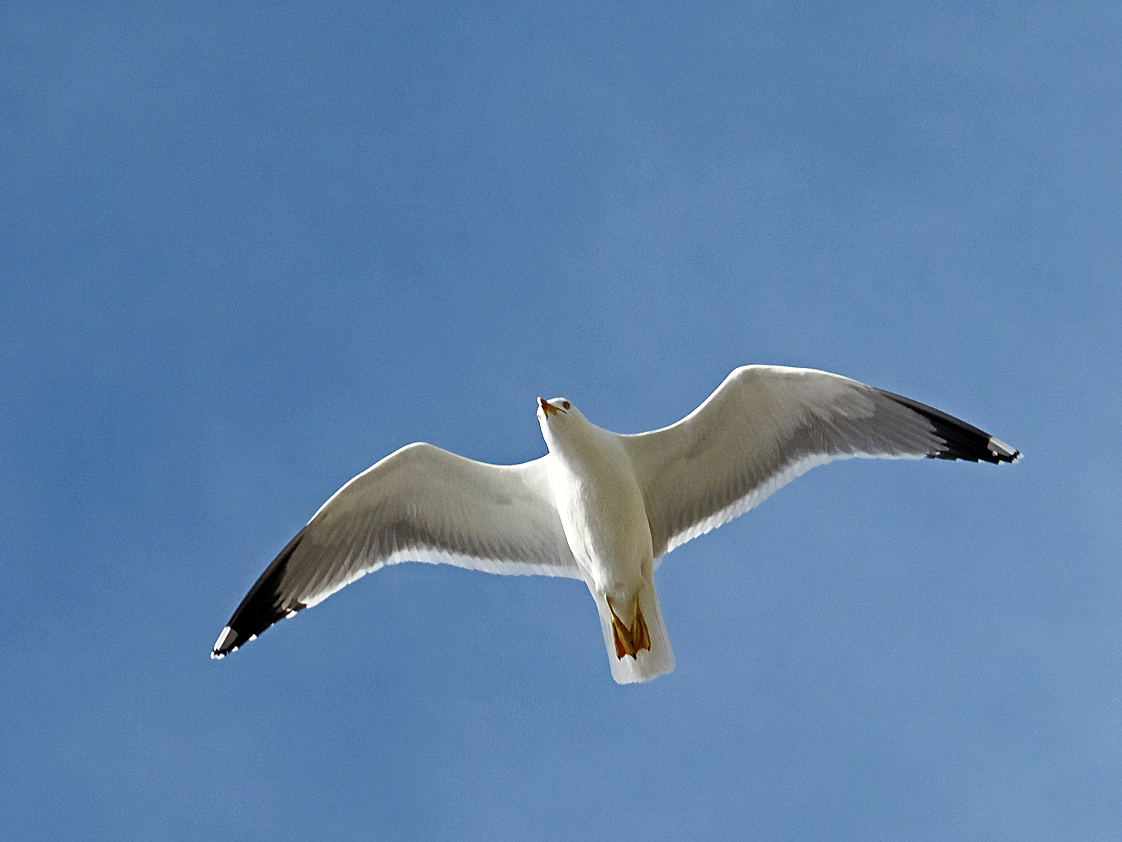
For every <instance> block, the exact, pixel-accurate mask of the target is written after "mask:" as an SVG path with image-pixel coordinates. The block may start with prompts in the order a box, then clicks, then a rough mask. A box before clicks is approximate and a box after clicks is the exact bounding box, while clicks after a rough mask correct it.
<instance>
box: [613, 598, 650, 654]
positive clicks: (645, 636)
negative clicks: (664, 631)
mask: <svg viewBox="0 0 1122 842" xmlns="http://www.w3.org/2000/svg"><path fill="white" fill-rule="evenodd" d="M605 599H606V600H607V601H608V610H609V611H611V612H612V636H613V637H614V638H615V642H616V657H617V658H619V660H621V661H622V660H623V656H624V655H630V656H631V657H632V658H634V657H635V654H636V653H637V652H641V651H642V650H644V649H650V648H651V633H650V632H649V631H647V622H646V620H644V619H643V610H642V609H641V608H640V607H639V595H638V594H635V619H633V620H632V621H631V628H628V627H627V626H625V625H624V624H623V621H622V620H621V619H620V618H619V617H618V616H617V615H616V610H615V609H614V608H612V598H611V597H605Z"/></svg>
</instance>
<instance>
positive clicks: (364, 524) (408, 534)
mask: <svg viewBox="0 0 1122 842" xmlns="http://www.w3.org/2000/svg"><path fill="white" fill-rule="evenodd" d="M547 459H549V456H548V455H547V456H544V457H542V458H541V459H537V460H535V461H532V462H527V463H525V464H522V465H489V464H486V463H483V462H476V461H474V460H471V459H466V458H464V457H462V456H457V455H456V454H454V453H449V452H448V451H445V450H441V449H440V448H437V447H434V446H432V445H429V444H423V443H422V444H412V445H408V446H407V447H403V448H402V449H400V450H398V451H397V452H396V453H393V454H391V455H389V456H387V457H386V458H385V459H382V460H381V461H380V462H378V463H377V464H375V465H373V466H372V467H370V468H368V469H367V470H365V471H363V472H362V473H361V474H359V475H358V476H356V477H354V478H353V479H352V480H350V482H348V483H347V484H346V485H344V486H343V487H342V488H340V489H339V490H338V491H337V492H336V493H335V494H334V495H332V497H331V498H330V499H329V500H328V501H327V502H326V503H324V504H323V506H322V507H320V509H319V511H317V512H316V514H315V515H314V516H313V517H312V519H311V520H310V521H309V522H308V525H307V526H305V527H304V528H303V529H302V530H300V532H299V533H298V534H297V535H296V537H294V538H293V539H292V541H291V542H289V544H288V546H286V547H285V548H284V549H283V550H282V551H281V552H280V554H279V555H278V556H277V557H276V558H275V559H274V560H273V562H272V564H270V565H269V567H268V568H266V570H265V572H264V573H262V574H261V576H260V578H259V579H258V580H257V582H256V583H255V584H254V586H253V587H252V588H251V589H250V591H249V593H248V594H246V596H245V599H243V600H242V603H241V605H240V606H239V607H238V609H237V611H235V612H234V615H233V616H232V617H231V619H230V622H229V623H228V624H227V626H226V628H225V629H223V631H222V634H221V635H220V636H219V638H218V641H217V642H216V643H215V645H214V651H213V652H212V657H217V658H220V657H222V656H224V655H226V654H227V653H229V652H232V651H233V650H234V649H236V648H238V647H239V646H240V645H241V644H243V643H245V642H246V641H247V640H252V639H253V638H254V637H256V636H257V635H258V634H260V633H261V632H262V631H264V630H265V629H266V628H268V627H269V626H270V625H272V624H273V623H275V622H277V621H278V620H282V619H284V618H285V617H289V616H291V615H292V614H295V613H296V612H297V611H300V610H302V609H304V608H308V607H310V606H312V605H315V604H317V603H319V602H321V601H323V600H324V599H326V598H327V597H328V596H330V595H331V594H333V593H335V592H336V591H338V590H339V589H340V588H342V587H344V586H346V585H348V584H350V583H351V582H353V581H355V580H356V579H358V578H360V577H362V576H364V575H366V574H367V573H370V572H372V571H374V570H377V569H378V568H380V567H383V566H385V565H387V564H393V563H396V562H401V561H422V562H433V563H444V564H453V565H456V566H459V567H466V568H472V569H477V570H485V571H488V572H492V573H507V574H539V575H546V576H568V577H573V578H580V572H579V570H578V568H577V566H576V562H575V560H574V559H573V556H572V553H571V552H570V550H569V545H568V543H567V541H566V540H565V534H564V531H563V529H562V526H561V521H560V519H559V518H558V516H557V511H556V508H555V507H554V505H553V500H552V491H551V490H550V486H549V477H548V474H547V467H546V460H547Z"/></svg>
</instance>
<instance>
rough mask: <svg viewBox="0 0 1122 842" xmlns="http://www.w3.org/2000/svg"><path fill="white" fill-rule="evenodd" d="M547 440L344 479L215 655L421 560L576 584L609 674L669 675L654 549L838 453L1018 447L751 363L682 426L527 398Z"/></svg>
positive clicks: (891, 401)
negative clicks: (522, 451)
mask: <svg viewBox="0 0 1122 842" xmlns="http://www.w3.org/2000/svg"><path fill="white" fill-rule="evenodd" d="M537 418H538V424H539V426H540V427H541V432H542V436H543V438H544V439H545V443H546V446H547V448H548V450H549V452H548V453H547V454H546V455H545V456H542V457H541V458H539V459H535V460H533V461H532V462H526V463H524V464H521V465H491V464H487V463H484V462H476V461H474V460H472V459H467V458H464V457H463V456H457V455H456V454H454V453H450V452H448V451H446V450H441V449H440V448H438V447H434V446H433V445H431V444H426V443H416V444H410V445H407V446H405V447H403V448H401V449H400V450H398V451H397V452H395V453H392V454H390V455H389V456H387V457H386V458H384V459H382V460H381V461H380V462H377V463H376V464H375V465H373V466H372V467H370V468H368V469H366V470H365V471H363V472H362V473H361V474H359V475H358V476H356V477H354V478H353V479H352V480H350V481H349V482H348V483H347V484H346V485H344V486H343V487H342V488H340V489H339V490H338V491H337V492H335V494H333V495H332V496H331V498H330V499H329V500H328V501H327V502H326V503H324V504H323V506H321V507H320V509H319V511H317V512H316V513H315V515H313V516H312V519H311V520H310V521H308V524H307V526H305V527H304V528H303V529H301V530H300V531H299V532H298V533H297V534H296V537H294V538H293V539H292V540H291V541H290V542H289V543H288V546H286V547H285V548H284V549H283V550H281V552H280V554H279V555H278V556H277V557H276V558H275V559H274V560H273V562H272V564H270V565H269V566H268V567H267V568H266V569H265V572H264V573H262V574H261V577H260V578H259V579H258V580H257V582H256V584H254V585H253V587H252V588H250V590H249V593H247V594H246V596H245V598H244V599H243V600H242V602H241V605H239V606H238V609H237V610H236V611H235V612H234V614H233V616H232V617H231V618H230V622H229V623H227V624H226V627H225V628H224V629H222V633H221V634H220V635H219V636H218V640H217V641H216V642H215V644H214V649H213V651H212V652H211V657H212V658H222V657H224V656H225V655H228V654H229V653H231V652H233V651H234V650H235V649H237V648H238V647H239V646H241V645H242V644H243V643H246V642H247V641H250V640H253V639H255V638H256V637H257V636H258V635H259V634H261V632H263V631H264V630H265V629H267V628H268V627H269V626H271V625H273V624H274V623H276V622H277V621H278V620H283V619H285V618H286V617H291V616H292V615H293V614H296V613H297V612H298V611H302V610H303V609H305V608H310V607H311V606H313V605H316V604H318V603H320V602H322V601H323V600H325V599H326V598H327V597H329V596H331V594H333V593H335V592H336V591H338V590H339V589H340V588H343V587H344V586H346V585H348V584H350V583H351V582H353V581H355V580H356V579H358V578H360V577H362V576H365V575H366V574H367V573H371V572H373V571H375V570H378V569H379V568H381V567H384V566H386V565H387V564H394V563H397V562H401V561H423V562H432V563H438V564H453V565H456V566H458V567H466V568H471V569H474V570H485V571H488V572H491V573H504V574H537V575H543V576H567V577H570V578H573V579H581V580H582V581H584V583H585V584H586V585H587V586H588V590H589V591H590V592H591V594H592V598H593V600H594V601H595V603H596V608H597V611H598V612H599V615H600V626H601V630H602V632H603V635H604V642H605V644H606V647H607V651H608V662H609V664H610V666H611V672H612V677H613V678H614V679H615V680H616V681H617V682H618V683H620V684H628V683H632V682H639V681H649V680H650V679H652V678H655V677H657V676H659V675H662V674H664V673H667V672H670V671H671V670H672V669H674V653H673V652H672V650H671V648H670V639H669V637H668V636H667V633H666V625H665V623H664V622H663V618H662V612H661V611H660V610H659V606H658V595H657V594H656V593H655V586H654V570H655V568H656V567H657V566H658V563H659V559H660V558H661V557H662V556H663V555H664V554H665V553H668V552H670V550H672V549H674V548H675V547H677V546H680V545H681V544H684V543H685V542H686V541H689V540H690V539H692V538H696V537H697V536H698V535H702V534H704V533H706V532H708V531H709V530H711V529H714V528H716V527H718V526H720V525H721V524H723V523H726V522H728V521H730V520H732V519H733V518H734V517H736V516H737V515H740V514H743V513H744V512H746V511H748V510H749V509H751V508H753V507H754V506H756V505H758V504H759V503H760V502H762V501H763V500H764V499H766V498H767V497H769V496H770V495H771V494H772V493H773V492H775V491H776V490H778V489H779V488H781V487H782V486H784V485H786V484H787V483H788V482H790V481H791V480H793V479H794V478H795V477H797V476H799V475H801V474H803V473H805V472H806V471H808V470H810V469H811V468H813V467H815V466H817V465H823V464H825V463H827V462H832V461H834V460H835V459H848V458H851V457H855V456H859V457H866V458H888V459H918V458H921V457H927V458H929V459H963V460H966V461H970V462H992V463H994V464H997V463H1001V462H1016V461H1017V460H1018V459H1019V458H1020V457H1021V454H1020V451H1018V450H1014V449H1013V448H1012V447H1010V446H1009V445H1007V444H1005V443H1004V442H1002V441H999V440H998V439H996V438H994V437H993V436H991V435H990V434H989V433H984V432H982V431H981V430H979V429H978V428H977V427H972V426H971V425H969V424H967V423H965V422H964V421H960V420H959V419H957V418H954V417H952V416H950V415H947V414H946V413H944V412H940V411H939V410H937V409H932V408H931V407H929V406H926V405H924V404H922V403H918V402H916V401H913V400H910V399H909V398H905V397H901V396H900V395H896V394H893V393H892V392H886V391H883V390H881V389H876V388H873V387H871V386H866V385H864V384H863V383H858V382H857V381H856V380H850V379H849V378H847V377H842V376H840V375H837V374H829V373H827V372H825V371H816V370H813V369H805V368H788V367H784V366H766V365H750V366H744V367H741V368H738V369H736V370H735V371H733V372H732V373H731V374H730V375H729V376H728V377H727V378H725V381H724V382H723V383H722V384H721V385H720V386H719V387H718V388H717V390H716V391H715V392H713V394H712V395H710V396H709V398H708V399H706V401H705V402H704V403H702V404H701V406H699V407H698V408H697V409H695V410H694V411H693V412H691V413H690V414H689V415H687V416H686V417H685V418H683V419H682V420H681V421H679V422H678V423H676V424H671V425H670V426H669V427H663V428H662V429H658V430H653V431H651V432H646V433H639V434H635V435H620V434H618V433H613V432H610V431H608V430H605V429H602V428H600V427H597V426H596V425H594V424H592V423H591V422H589V421H588V420H587V419H586V418H585V417H584V415H582V414H581V412H580V411H579V410H578V409H577V408H576V406H574V405H573V404H572V403H571V402H569V401H568V400H566V399H565V398H553V399H552V400H548V401H547V400H544V399H542V398H540V397H539V398H538V400H537Z"/></svg>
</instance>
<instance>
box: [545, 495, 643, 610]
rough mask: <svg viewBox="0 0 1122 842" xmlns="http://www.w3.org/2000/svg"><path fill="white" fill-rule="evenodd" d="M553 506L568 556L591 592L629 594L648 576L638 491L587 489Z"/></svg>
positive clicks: (641, 503)
mask: <svg viewBox="0 0 1122 842" xmlns="http://www.w3.org/2000/svg"><path fill="white" fill-rule="evenodd" d="M580 491H581V493H580V494H577V495H573V498H571V499H570V500H568V501H565V503H563V504H562V505H560V506H558V512H559V514H560V515H561V522H562V525H563V527H564V529H565V536H566V538H568V541H569V548H570V549H571V550H572V551H573V556H574V557H575V558H576V560H577V563H578V564H579V565H580V566H581V569H582V570H583V571H584V573H585V576H586V578H587V579H588V580H589V582H590V583H591V584H593V585H595V587H596V588H597V589H598V590H600V591H602V592H604V593H608V594H612V593H633V592H634V591H635V589H636V588H638V587H639V586H640V585H641V584H642V583H643V580H644V578H645V577H647V578H649V577H650V575H651V572H652V570H653V554H652V552H651V533H650V527H649V525H648V524H647V512H646V509H645V508H644V506H643V499H642V496H641V495H640V494H639V490H638V488H635V489H634V490H633V492H632V493H629V491H630V490H629V489H626V488H590V487H588V486H584V487H583V488H581V489H580Z"/></svg>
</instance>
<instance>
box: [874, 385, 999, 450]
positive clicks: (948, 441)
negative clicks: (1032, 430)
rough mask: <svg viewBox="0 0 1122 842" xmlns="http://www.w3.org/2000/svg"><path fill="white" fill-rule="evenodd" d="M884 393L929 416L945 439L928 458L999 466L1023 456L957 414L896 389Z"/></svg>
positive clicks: (937, 433) (938, 432) (932, 423)
mask: <svg viewBox="0 0 1122 842" xmlns="http://www.w3.org/2000/svg"><path fill="white" fill-rule="evenodd" d="M882 391H883V390H882ZM884 394H885V395H887V396H888V397H890V398H892V399H893V400H894V401H896V402H897V403H899V404H903V405H904V406H906V407H908V409H911V410H912V411H914V412H917V413H919V414H920V415H922V416H923V417H924V418H926V419H927V420H928V421H929V422H930V423H931V426H932V427H933V428H934V432H935V435H937V436H938V437H939V438H941V439H942V440H943V443H944V444H943V446H942V447H941V448H939V449H938V450H935V451H932V452H930V453H928V454H927V458H928V459H962V460H965V461H967V462H991V463H993V464H995V465H997V464H1000V463H1002V462H1016V461H1018V460H1019V459H1020V458H1021V451H1019V450H1016V449H1014V448H1012V447H1010V446H1009V445H1007V444H1006V443H1005V442H1003V441H1001V440H1000V439H996V438H994V437H993V436H991V435H990V434H989V433H987V432H984V431H982V430H979V429H978V428H977V427H975V426H973V425H971V424H967V423H966V422H965V421H963V420H961V419H959V418H955V417H954V416H953V415H948V414H947V413H945V412H940V411H939V410H938V409H934V408H932V407H930V406H927V405H926V404H922V403H920V402H919V401H913V400H912V399H911V398H905V397H902V396H901V395H895V394H893V393H892V392H884Z"/></svg>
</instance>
